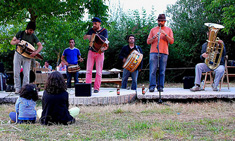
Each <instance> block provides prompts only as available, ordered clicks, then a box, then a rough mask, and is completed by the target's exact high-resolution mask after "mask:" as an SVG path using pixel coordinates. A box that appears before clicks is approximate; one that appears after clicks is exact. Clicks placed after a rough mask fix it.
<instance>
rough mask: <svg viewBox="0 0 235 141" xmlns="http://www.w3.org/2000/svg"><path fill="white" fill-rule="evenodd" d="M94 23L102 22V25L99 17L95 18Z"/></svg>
mask: <svg viewBox="0 0 235 141" xmlns="http://www.w3.org/2000/svg"><path fill="white" fill-rule="evenodd" d="M92 22H100V23H101V19H100V18H98V17H94V18H93V19H92Z"/></svg>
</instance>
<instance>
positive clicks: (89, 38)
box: [83, 34, 91, 41]
mask: <svg viewBox="0 0 235 141" xmlns="http://www.w3.org/2000/svg"><path fill="white" fill-rule="evenodd" d="M83 39H84V40H86V39H88V40H89V41H90V40H91V35H87V34H86V35H84V36H83Z"/></svg>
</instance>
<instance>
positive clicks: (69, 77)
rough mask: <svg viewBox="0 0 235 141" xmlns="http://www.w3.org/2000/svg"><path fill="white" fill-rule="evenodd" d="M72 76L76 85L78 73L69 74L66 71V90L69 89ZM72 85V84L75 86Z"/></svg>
mask: <svg viewBox="0 0 235 141" xmlns="http://www.w3.org/2000/svg"><path fill="white" fill-rule="evenodd" d="M72 76H73V78H74V80H75V83H78V76H79V73H78V72H72V73H69V72H68V71H67V88H71V80H72ZM75 83H74V84H75Z"/></svg>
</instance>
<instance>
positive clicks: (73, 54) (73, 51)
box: [61, 38, 83, 88]
mask: <svg viewBox="0 0 235 141" xmlns="http://www.w3.org/2000/svg"><path fill="white" fill-rule="evenodd" d="M69 45H70V46H69V47H68V48H66V49H65V50H64V52H63V55H62V56H61V61H63V62H64V63H65V65H66V66H67V71H66V74H67V88H71V80H72V76H73V77H74V80H75V83H78V82H79V81H78V75H79V73H78V70H77V71H76V72H68V67H69V66H72V65H78V61H80V62H82V61H83V58H82V57H81V53H80V50H79V49H78V48H76V47H74V45H75V40H74V39H73V38H71V39H70V40H69ZM65 57H66V59H67V61H66V60H65Z"/></svg>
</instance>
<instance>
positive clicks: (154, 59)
mask: <svg viewBox="0 0 235 141" xmlns="http://www.w3.org/2000/svg"><path fill="white" fill-rule="evenodd" d="M159 56H160V59H159V64H160V65H159V67H160V68H159V72H160V77H159V75H158V80H157V89H159V88H164V81H165V71H166V65H167V59H168V55H167V54H162V53H159ZM157 69H158V53H150V55H149V83H150V84H149V88H155V87H156V73H157Z"/></svg>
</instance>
